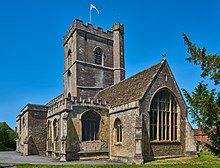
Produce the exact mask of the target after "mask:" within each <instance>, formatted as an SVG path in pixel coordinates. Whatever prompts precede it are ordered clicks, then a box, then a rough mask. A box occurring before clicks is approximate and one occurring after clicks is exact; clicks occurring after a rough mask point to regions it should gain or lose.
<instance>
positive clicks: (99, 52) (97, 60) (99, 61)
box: [94, 47, 102, 65]
mask: <svg viewBox="0 0 220 168" xmlns="http://www.w3.org/2000/svg"><path fill="white" fill-rule="evenodd" d="M94 55H95V63H96V64H99V65H102V49H101V48H99V47H97V48H96V49H95V51H94Z"/></svg>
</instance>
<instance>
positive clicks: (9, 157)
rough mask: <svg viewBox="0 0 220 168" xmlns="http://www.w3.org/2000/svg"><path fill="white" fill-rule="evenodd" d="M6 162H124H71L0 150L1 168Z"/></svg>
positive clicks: (103, 161) (75, 162) (101, 162)
mask: <svg viewBox="0 0 220 168" xmlns="http://www.w3.org/2000/svg"><path fill="white" fill-rule="evenodd" d="M5 163H9V164H14V163H23V164H24V163H25V164H51V165H68V164H122V163H119V162H112V161H109V160H87V161H71V162H60V161H56V160H54V159H52V158H50V157H44V156H37V155H31V156H22V155H21V154H19V153H17V152H14V151H12V152H11V151H10V152H0V168H1V167H2V166H3V165H5Z"/></svg>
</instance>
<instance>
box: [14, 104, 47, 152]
mask: <svg viewBox="0 0 220 168" xmlns="http://www.w3.org/2000/svg"><path fill="white" fill-rule="evenodd" d="M46 120H47V107H46V106H43V105H32V104H28V105H26V106H25V107H24V108H23V109H22V110H21V113H20V114H19V116H18V117H17V119H16V125H17V129H16V130H17V151H18V152H21V153H22V154H23V155H32V154H45V152H46V138H47V131H46V130H47V125H46Z"/></svg>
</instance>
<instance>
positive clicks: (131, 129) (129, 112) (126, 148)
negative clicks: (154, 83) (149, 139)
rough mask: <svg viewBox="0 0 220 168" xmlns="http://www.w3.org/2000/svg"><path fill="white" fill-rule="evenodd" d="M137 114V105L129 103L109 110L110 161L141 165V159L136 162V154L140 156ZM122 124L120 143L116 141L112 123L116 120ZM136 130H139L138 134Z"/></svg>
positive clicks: (139, 124) (139, 128) (136, 103)
mask: <svg viewBox="0 0 220 168" xmlns="http://www.w3.org/2000/svg"><path fill="white" fill-rule="evenodd" d="M139 117H140V113H139V103H138V102H131V103H128V104H124V105H121V106H118V107H114V108H110V127H109V129H110V159H112V160H117V161H122V162H127V163H142V161H143V158H138V160H136V156H137V154H139V155H141V157H142V151H141V141H140V146H139V147H138V146H137V145H138V142H139V140H141V134H140V136H139V138H138V135H139V132H140V133H141V123H137V120H138V118H139ZM117 118H118V119H119V120H120V121H121V123H122V142H121V143H118V142H117V140H116V128H115V126H114V123H115V121H116V119H117ZM138 130H140V131H139V132H138ZM137 138H138V139H137Z"/></svg>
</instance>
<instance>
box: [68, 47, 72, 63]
mask: <svg viewBox="0 0 220 168" xmlns="http://www.w3.org/2000/svg"><path fill="white" fill-rule="evenodd" d="M71 64H72V51H71V50H70V49H69V50H68V55H67V65H68V66H70V65H71Z"/></svg>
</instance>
